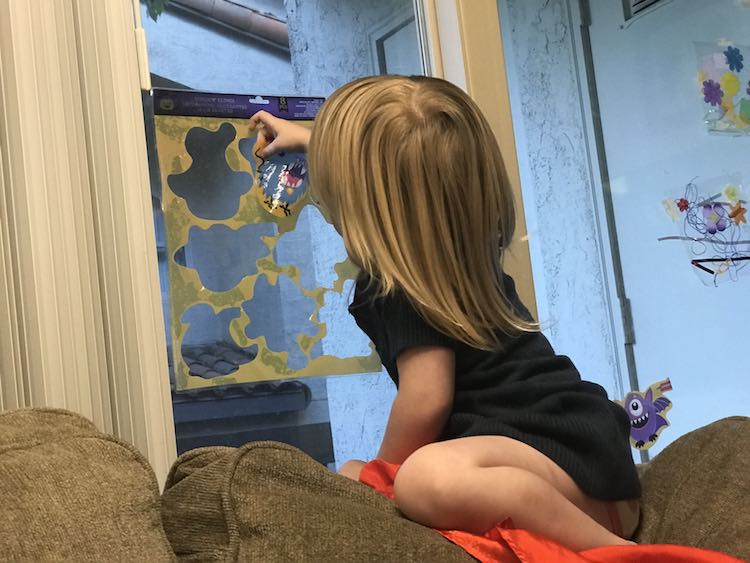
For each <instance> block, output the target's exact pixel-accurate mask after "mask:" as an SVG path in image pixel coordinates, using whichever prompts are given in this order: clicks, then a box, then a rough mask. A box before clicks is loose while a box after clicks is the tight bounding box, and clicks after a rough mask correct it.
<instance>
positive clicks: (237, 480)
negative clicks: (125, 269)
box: [0, 409, 750, 562]
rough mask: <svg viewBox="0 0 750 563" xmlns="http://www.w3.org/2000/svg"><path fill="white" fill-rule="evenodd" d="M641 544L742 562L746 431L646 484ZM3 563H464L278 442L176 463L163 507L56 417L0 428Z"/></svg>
mask: <svg viewBox="0 0 750 563" xmlns="http://www.w3.org/2000/svg"><path fill="white" fill-rule="evenodd" d="M642 484H643V499H642V506H643V508H642V511H643V512H642V523H641V526H640V528H639V530H638V532H637V537H636V540H637V541H638V542H643V543H677V544H684V545H690V546H696V547H703V548H706V549H714V550H721V551H724V552H726V553H729V554H731V555H734V556H737V557H741V558H748V557H750V511H749V510H748V507H750V418H745V417H731V418H725V419H723V420H720V421H717V422H715V423H713V424H711V425H709V426H706V427H704V428H701V429H698V430H696V431H694V432H691V433H690V434H687V435H685V436H683V437H681V438H680V439H678V440H677V441H675V442H674V443H673V444H671V445H670V446H668V447H667V448H665V449H664V451H663V452H662V453H660V454H659V455H658V456H657V457H656V458H655V459H654V460H653V461H652V462H651V463H650V464H649V465H648V466H647V468H646V469H645V470H644V471H643V473H642ZM0 516H1V517H2V525H0V553H2V558H3V560H6V561H80V562H89V561H92V562H93V561H157V562H158V561H263V562H266V561H472V559H471V557H469V556H468V555H467V554H466V553H465V552H464V551H462V550H461V549H460V548H458V547H456V546H455V545H453V544H451V543H449V542H448V541H447V540H445V539H444V538H443V537H442V536H440V535H439V534H437V533H436V532H434V531H433V530H431V529H428V528H424V527H422V526H420V525H418V524H415V523H413V522H410V521H408V520H406V519H404V518H402V517H401V515H400V514H399V512H398V510H397V509H396V508H395V507H394V506H393V505H392V504H391V503H390V502H389V501H388V500H386V499H385V498H384V497H382V496H381V495H379V494H378V493H376V492H374V491H372V490H370V489H369V488H367V487H366V486H364V485H362V484H359V483H355V482H352V481H349V480H347V479H345V478H343V477H340V476H338V475H335V474H333V473H331V472H330V471H328V470H327V469H326V468H324V467H323V466H321V465H319V464H317V463H316V462H315V461H313V460H312V459H311V458H309V457H308V456H306V455H305V454H304V453H302V452H300V451H299V450H296V449H294V448H292V447H290V446H287V445H284V444H279V443H274V442H256V443H250V444H247V445H245V446H242V447H240V448H225V447H211V448H201V449H196V450H192V451H189V452H187V453H185V454H183V455H182V456H181V457H180V458H179V459H178V460H177V461H176V462H175V464H174V466H173V467H172V470H171V472H170V473H169V476H168V478H167V482H166V486H165V489H164V491H163V492H162V493H161V494H160V491H159V490H158V486H157V481H156V478H155V476H154V473H153V471H152V470H151V468H150V467H149V465H148V463H147V462H146V460H145V459H144V458H143V456H142V455H141V454H140V453H139V452H138V451H137V450H136V449H135V448H133V447H132V446H131V445H129V444H127V443H124V442H122V441H121V440H118V439H117V438H114V437H113V436H109V435H107V434H103V433H101V432H99V431H98V430H97V429H96V428H95V427H94V425H93V424H92V423H90V422H89V421H87V420H86V419H84V418H82V417H80V416H78V415H76V414H74V413H71V412H67V411H62V410H55V409H22V410H17V411H10V412H6V413H2V414H0Z"/></svg>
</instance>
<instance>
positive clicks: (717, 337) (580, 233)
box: [499, 0, 750, 457]
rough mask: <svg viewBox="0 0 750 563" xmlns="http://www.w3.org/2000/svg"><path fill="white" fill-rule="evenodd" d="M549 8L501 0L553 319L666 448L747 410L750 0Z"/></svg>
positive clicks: (598, 377)
mask: <svg viewBox="0 0 750 563" xmlns="http://www.w3.org/2000/svg"><path fill="white" fill-rule="evenodd" d="M548 4H549V3H548V2H544V1H543V0H528V1H527V0H499V6H500V11H501V15H502V20H503V21H502V26H503V41H504V46H505V55H506V66H507V68H508V77H509V85H510V90H511V100H512V106H513V114H514V128H515V132H516V140H517V147H518V157H519V164H520V168H521V176H522V185H523V191H524V199H525V203H526V212H527V221H528V223H529V232H530V245H531V249H532V260H533V262H534V277H535V287H536V289H537V294H538V296H539V302H540V303H539V305H540V306H539V309H540V313H541V315H540V316H541V320H542V323H543V325H546V332H547V333H548V334H549V335H550V339H551V340H552V342H553V344H554V345H555V346H556V348H557V349H558V350H559V351H560V352H561V353H565V354H568V355H570V356H571V357H572V358H573V360H574V361H575V362H576V364H577V365H578V367H579V368H580V370H581V372H582V374H583V375H584V377H585V378H587V379H591V380H594V381H596V382H597V383H601V384H602V385H603V386H605V387H606V388H607V390H608V392H609V394H610V396H611V397H612V398H614V399H624V401H623V404H624V405H625V406H626V407H627V406H628V405H631V402H632V401H635V402H636V404H635V407H634V409H627V408H626V410H630V411H631V412H629V414H630V418H631V444H632V445H633V446H634V452H635V453H636V454H638V450H640V453H643V454H646V455H648V454H650V455H653V454H656V453H658V452H660V451H661V450H662V449H663V448H664V447H665V446H666V445H668V444H669V443H670V442H672V441H674V440H675V439H677V438H678V437H680V436H681V435H683V434H685V433H687V432H689V431H691V430H694V429H696V428H698V427H700V426H703V425H706V424H709V423H710V422H712V421H714V420H717V419H719V418H723V417H726V416H732V415H748V414H750V410H748V408H749V407H748V405H750V385H748V379H747V375H748V369H747V366H746V364H745V363H744V362H743V361H737V360H736V359H735V358H739V357H741V355H742V352H741V350H744V349H745V347H744V340H743V338H744V336H743V335H745V334H746V333H747V319H748V317H750V302H749V301H748V299H747V295H748V284H749V283H750V228H749V226H748V223H747V222H746V220H747V211H746V209H747V207H748V205H747V203H748V201H750V186H749V183H750V160H749V159H748V158H747V157H748V154H750V40H748V37H750V7H749V6H748V5H747V2H738V1H736V0H714V1H712V2H703V1H701V0H681V1H680V2H671V1H669V0H656V1H654V2H649V3H647V4H648V5H646V3H641V4H643V6H642V7H643V9H640V8H639V10H638V11H636V13H635V14H633V13H631V11H630V8H628V7H627V4H628V3H627V2H625V3H624V2H622V1H621V0H602V1H598V0H597V1H596V2H581V3H580V4H579V3H577V2H569V3H565V2H557V3H554V5H553V6H548ZM586 6H588V10H584V11H581V8H582V7H586ZM634 10H635V8H634ZM581 334H592V335H596V337H595V338H583V339H582V338H580V335H581ZM631 392H632V393H633V394H632V395H630V393H631ZM639 405H641V406H643V408H644V409H645V410H639ZM644 413H645V415H644ZM646 455H644V457H646Z"/></svg>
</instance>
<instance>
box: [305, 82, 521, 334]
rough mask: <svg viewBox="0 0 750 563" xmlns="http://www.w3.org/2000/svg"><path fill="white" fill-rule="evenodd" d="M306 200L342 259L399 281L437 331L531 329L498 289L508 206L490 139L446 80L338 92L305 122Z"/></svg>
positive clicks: (509, 226) (391, 283)
mask: <svg viewBox="0 0 750 563" xmlns="http://www.w3.org/2000/svg"><path fill="white" fill-rule="evenodd" d="M308 156H309V164H310V180H311V190H312V192H313V197H314V198H315V199H316V200H317V201H318V202H319V203H320V204H321V206H322V207H323V208H324V209H325V210H326V212H327V213H328V215H329V218H330V220H331V221H332V222H333V223H334V225H335V226H336V228H337V229H338V230H339V232H340V233H341V234H342V236H343V237H344V242H345V244H346V248H347V251H348V253H349V256H350V257H351V259H352V260H353V261H354V262H355V263H357V264H358V265H359V266H360V267H362V268H363V269H364V270H365V271H366V272H368V273H369V274H371V275H372V276H373V277H374V278H376V279H377V280H378V282H379V283H380V286H381V288H382V291H383V292H384V293H389V292H391V291H393V290H394V289H395V288H400V289H401V290H403V291H404V292H406V294H407V295H408V296H409V297H410V298H411V300H412V301H413V302H414V304H415V306H416V307H417V308H418V309H419V311H420V312H421V313H422V315H423V316H424V317H425V318H426V319H427V320H428V321H429V322H430V323H432V324H433V325H434V326H435V327H436V328H438V329H439V330H441V331H442V332H444V333H446V334H448V335H450V336H452V337H454V338H456V339H458V340H461V341H463V342H466V343H467V344H470V345H473V346H477V347H482V348H491V347H494V344H495V342H496V339H495V336H494V333H495V332H496V331H497V330H498V329H500V330H503V331H505V332H511V331H513V330H514V329H515V330H518V329H521V330H528V329H529V328H531V325H530V324H529V323H527V322H525V321H523V320H522V319H519V318H517V317H516V316H515V315H514V314H513V312H512V310H511V308H510V306H509V304H508V301H507V300H506V299H505V297H504V296H503V295H502V291H501V286H502V279H501V275H500V272H501V268H500V264H501V249H502V248H503V247H507V246H508V244H509V243H510V240H511V238H512V236H513V230H514V227H515V209H514V204H513V194H512V193H511V190H510V186H509V183H508V179H507V176H506V172H505V168H504V166H503V160H502V156H501V155H500V150H499V148H498V145H497V141H496V140H495V137H494V135H493V133H492V130H491V129H490V126H489V124H488V123H487V121H486V119H485V118H484V116H483V115H482V114H481V112H480V111H479V108H477V106H476V104H475V103H474V102H473V101H472V100H471V99H470V98H469V97H468V96H467V95H466V94H465V93H464V92H463V91H462V90H461V89H459V88H457V87H456V86H454V85H452V84H450V83H449V82H446V81H443V80H438V79H435V78H425V77H397V76H379V77H371V78H363V79H360V80H356V81H354V82H351V83H350V84H347V85H346V86H343V87H342V88H340V89H339V90H337V91H336V92H335V93H334V94H333V95H332V96H331V98H330V99H329V100H328V101H327V102H326V103H325V104H324V106H323V108H322V109H321V111H320V113H319V115H318V117H317V119H316V121H315V126H314V127H313V133H312V139H311V142H310V149H309V155H308Z"/></svg>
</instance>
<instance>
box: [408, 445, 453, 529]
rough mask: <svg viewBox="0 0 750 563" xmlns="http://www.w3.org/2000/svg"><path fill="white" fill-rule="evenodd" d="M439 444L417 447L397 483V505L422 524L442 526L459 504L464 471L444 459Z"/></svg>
mask: <svg viewBox="0 0 750 563" xmlns="http://www.w3.org/2000/svg"><path fill="white" fill-rule="evenodd" d="M435 450H436V448H430V447H429V446H427V447H425V448H422V449H420V450H417V451H416V452H415V453H414V454H412V455H411V456H410V457H409V458H408V459H407V460H406V461H405V462H404V463H403V465H402V466H401V468H400V469H399V471H398V473H397V474H396V479H395V481H394V485H393V494H394V500H395V502H396V506H398V508H399V510H401V512H403V513H404V514H405V515H406V516H408V517H409V518H411V519H412V520H415V521H417V522H420V523H422V524H425V525H428V526H432V527H441V524H440V523H441V521H442V520H443V515H445V514H446V513H451V512H452V511H453V510H454V509H455V508H456V506H455V505H456V502H457V501H458V498H457V494H456V493H457V491H459V490H460V485H459V483H458V478H459V477H461V476H462V475H464V472H462V471H460V470H458V468H457V467H455V465H452V464H450V463H448V460H445V459H442V458H441V456H440V455H439V454H438V452H436V451H435Z"/></svg>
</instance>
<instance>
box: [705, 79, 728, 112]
mask: <svg viewBox="0 0 750 563" xmlns="http://www.w3.org/2000/svg"><path fill="white" fill-rule="evenodd" d="M723 97H724V92H722V90H721V86H719V85H718V84H717V83H716V82H714V81H713V80H706V81H705V82H704V83H703V100H704V101H705V102H706V103H707V104H711V105H712V106H718V105H721V99H722V98H723Z"/></svg>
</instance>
